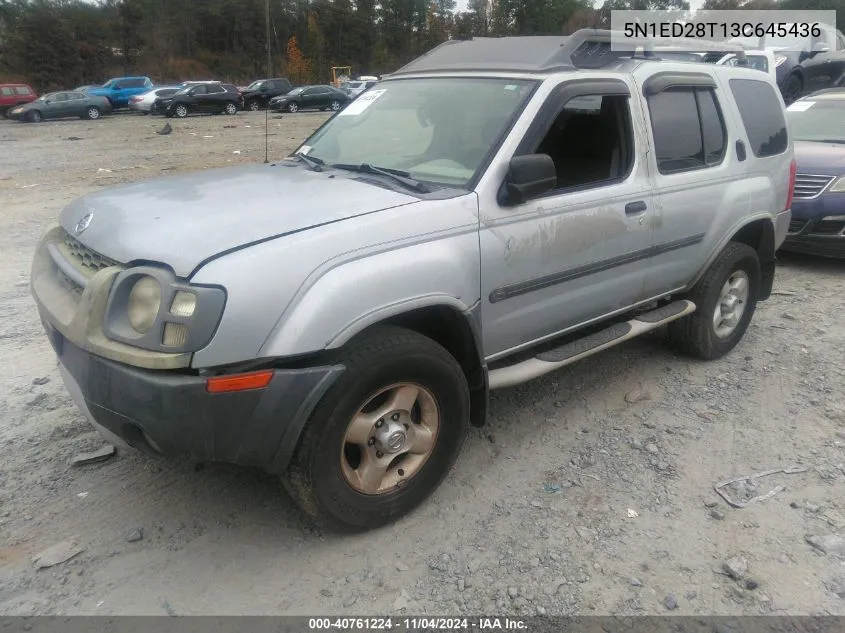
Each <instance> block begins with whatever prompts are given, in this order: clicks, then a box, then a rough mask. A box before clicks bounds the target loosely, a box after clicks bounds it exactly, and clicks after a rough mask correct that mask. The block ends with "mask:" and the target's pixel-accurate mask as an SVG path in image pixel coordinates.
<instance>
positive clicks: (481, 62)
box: [387, 29, 746, 76]
mask: <svg viewBox="0 0 845 633" xmlns="http://www.w3.org/2000/svg"><path fill="white" fill-rule="evenodd" d="M611 42H612V44H613V46H611ZM655 46H658V47H661V48H663V49H664V50H667V52H668V50H669V49H672V50H677V51H693V52H718V51H724V52H725V53H736V55H737V58H738V61H739V62H740V65H744V64H745V50H746V49H745V47H743V46H742V45H740V44H738V43H733V42H731V43H729V42H716V41H710V40H696V39H686V38H628V37H624V36H623V35H622V33H621V32H620V31H616V32H614V31H610V30H602V29H581V30H579V31H576V32H575V33H573V34H572V35H569V36H562V35H532V36H516V37H477V38H472V39H467V40H448V41H446V42H443V43H442V44H440V45H438V46H435V47H434V48H433V49H431V50H430V51H429V52H428V53H425V54H424V55H422V56H420V57H418V58H416V59H415V60H413V61H411V62H409V63H408V64H406V65H405V66H403V67H401V68H400V69H399V70H397V71H395V72H393V73H391V74H390V75H387V76H397V75H408V74H412V73H418V72H436V71H443V72H445V71H452V72H455V71H460V72H464V71H485V70H488V71H492V70H498V71H502V70H504V71H512V72H525V73H548V72H555V71H563V70H575V69H577V68H585V69H586V68H589V69H598V68H604V67H606V66H608V65H610V64H612V63H614V62H617V61H619V60H620V59H625V58H631V57H634V58H644V59H659V56H658V55H656V54H655ZM640 50H641V51H642V54H640V53H638V51H640Z"/></svg>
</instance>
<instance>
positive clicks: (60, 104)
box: [42, 92, 70, 119]
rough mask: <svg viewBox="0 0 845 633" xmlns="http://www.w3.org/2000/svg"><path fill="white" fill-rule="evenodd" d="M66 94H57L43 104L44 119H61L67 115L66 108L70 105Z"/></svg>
mask: <svg viewBox="0 0 845 633" xmlns="http://www.w3.org/2000/svg"><path fill="white" fill-rule="evenodd" d="M67 97H68V96H67V93H65V92H57V93H56V94H54V95H53V96H51V97H50V102H49V103H47V104H45V107H44V112H42V116H43V117H44V118H45V119H61V118H64V117H66V116H69V114H68V106H69V105H70V104H69V102H68V98H67Z"/></svg>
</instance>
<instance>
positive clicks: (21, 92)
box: [15, 86, 32, 95]
mask: <svg viewBox="0 0 845 633" xmlns="http://www.w3.org/2000/svg"><path fill="white" fill-rule="evenodd" d="M15 92H17V93H18V94H19V95H30V94H32V92H31V91H30V90H29V88H27V87H26V86H18V87H17V88H15Z"/></svg>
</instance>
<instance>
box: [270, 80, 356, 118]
mask: <svg viewBox="0 0 845 633" xmlns="http://www.w3.org/2000/svg"><path fill="white" fill-rule="evenodd" d="M350 101H351V98H350V97H349V95H348V94H346V93H345V92H344V91H343V90H341V89H339V88H335V87H334V86H303V87H300V88H294V89H293V90H291V91H290V92H288V93H287V94H286V95H282V96H280V97H274V98H273V99H270V109H271V110H273V111H275V112H281V111H287V112H299V111H300V110H334V111H337V110H340V109H341V108H342V107H343V106H345V105H346V104H347V103H349V102H350Z"/></svg>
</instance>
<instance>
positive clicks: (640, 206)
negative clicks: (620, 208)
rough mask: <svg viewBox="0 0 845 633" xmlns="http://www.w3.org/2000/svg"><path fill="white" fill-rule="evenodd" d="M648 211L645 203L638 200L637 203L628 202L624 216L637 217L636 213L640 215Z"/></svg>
mask: <svg viewBox="0 0 845 633" xmlns="http://www.w3.org/2000/svg"><path fill="white" fill-rule="evenodd" d="M646 209H648V207H647V206H646V203H645V202H643V201H642V200H638V201H637V202H629V203H628V204H626V205H625V215H637V214H638V213H642V212H643V211H645V210H646Z"/></svg>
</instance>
